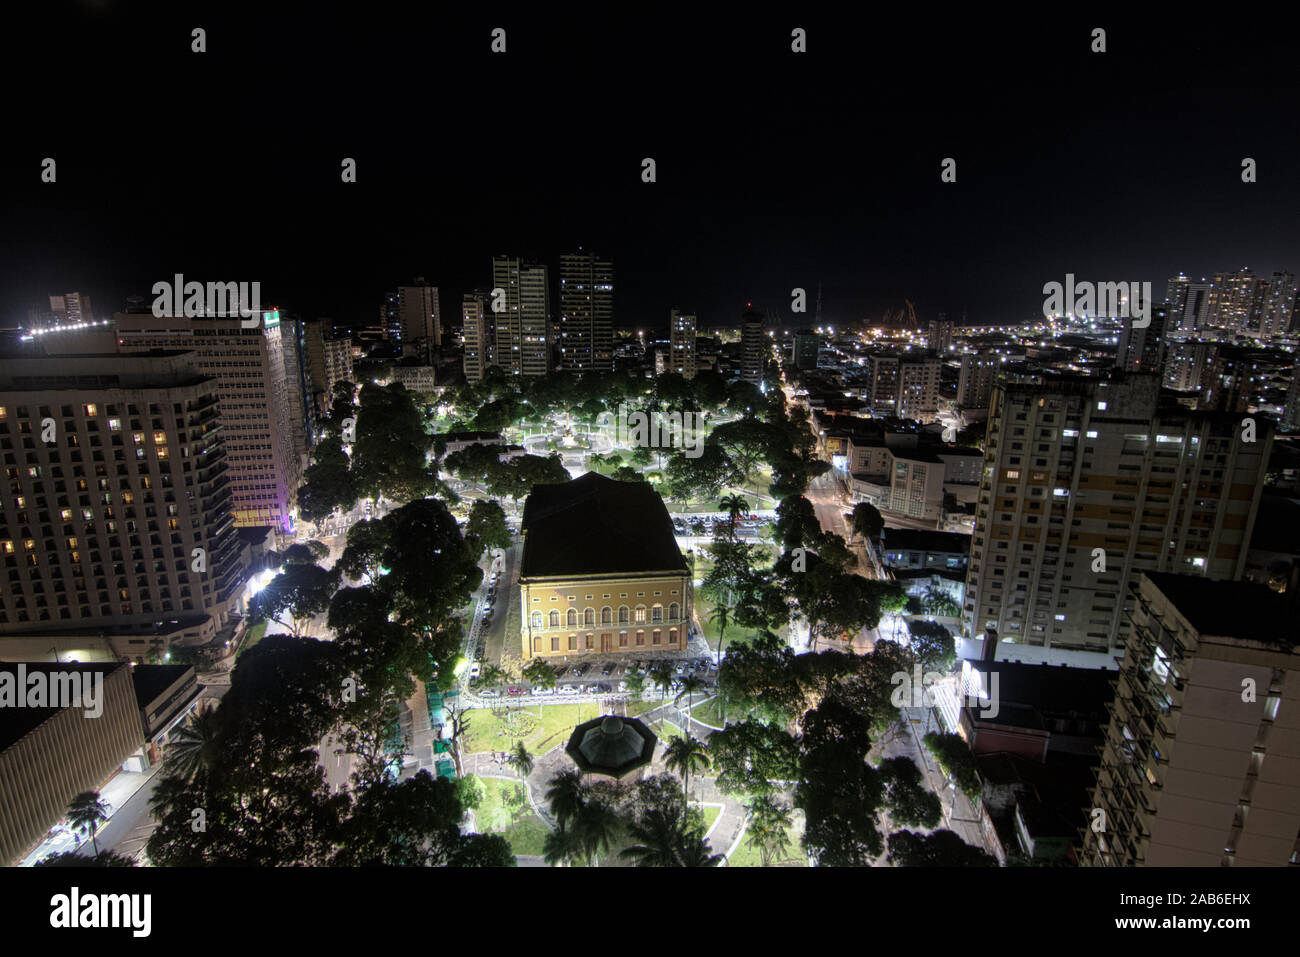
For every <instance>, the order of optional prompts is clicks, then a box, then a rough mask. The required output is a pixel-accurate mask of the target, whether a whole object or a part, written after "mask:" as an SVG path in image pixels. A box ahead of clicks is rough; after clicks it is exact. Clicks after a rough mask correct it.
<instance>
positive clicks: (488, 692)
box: [478, 688, 501, 698]
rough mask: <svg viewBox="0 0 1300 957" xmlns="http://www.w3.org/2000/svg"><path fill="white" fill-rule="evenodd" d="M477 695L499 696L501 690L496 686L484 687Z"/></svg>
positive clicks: (483, 696) (486, 696)
mask: <svg viewBox="0 0 1300 957" xmlns="http://www.w3.org/2000/svg"><path fill="white" fill-rule="evenodd" d="M478 696H479V697H480V698H499V697H501V692H500V691H498V690H497V689H496V688H484V689H483V690H482V691H480V692H479V693H478Z"/></svg>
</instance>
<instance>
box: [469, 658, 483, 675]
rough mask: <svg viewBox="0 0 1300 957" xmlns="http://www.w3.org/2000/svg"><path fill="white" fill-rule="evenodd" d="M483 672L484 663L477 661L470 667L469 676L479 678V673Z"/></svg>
mask: <svg viewBox="0 0 1300 957" xmlns="http://www.w3.org/2000/svg"><path fill="white" fill-rule="evenodd" d="M482 670H483V665H482V663H481V662H478V661H476V662H474V663H473V664H472V665H470V666H469V676H470V677H471V678H477V677H478V676H479V672H481V671H482Z"/></svg>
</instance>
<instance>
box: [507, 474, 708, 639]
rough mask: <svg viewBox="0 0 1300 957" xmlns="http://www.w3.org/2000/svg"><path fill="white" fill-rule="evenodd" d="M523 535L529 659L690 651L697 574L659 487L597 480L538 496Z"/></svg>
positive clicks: (529, 506) (531, 501) (531, 500)
mask: <svg viewBox="0 0 1300 957" xmlns="http://www.w3.org/2000/svg"><path fill="white" fill-rule="evenodd" d="M521 531H522V533H523V539H524V543H523V559H522V562H521V566H520V575H519V595H520V602H521V627H520V642H521V647H522V651H523V657H524V658H532V657H538V656H541V657H550V656H560V655H571V654H584V653H595V652H600V653H604V654H611V653H613V654H626V655H638V654H642V653H644V652H648V651H670V650H674V649H684V648H685V647H686V645H687V641H688V640H689V637H690V630H691V617H692V593H691V572H690V570H689V569H688V568H687V565H686V561H685V559H684V558H683V556H682V553H681V550H680V549H679V548H678V546H677V539H676V537H675V534H674V531H673V523H672V519H671V518H670V517H669V515H668V509H667V508H665V507H664V503H663V499H661V498H660V497H659V493H657V492H656V491H655V490H654V488H652V487H651V486H650V485H648V484H646V483H644V482H616V481H614V480H613V479H609V478H606V477H604V476H603V475H599V474H597V473H595V472H588V473H587V474H586V475H583V476H582V477H581V478H577V479H574V480H573V481H571V482H563V483H559V484H556V485H537V486H534V488H533V491H532V494H531V495H529V496H528V500H527V503H526V505H525V506H524V519H523V524H522V528H521Z"/></svg>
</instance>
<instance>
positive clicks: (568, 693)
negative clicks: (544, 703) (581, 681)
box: [555, 685, 579, 698]
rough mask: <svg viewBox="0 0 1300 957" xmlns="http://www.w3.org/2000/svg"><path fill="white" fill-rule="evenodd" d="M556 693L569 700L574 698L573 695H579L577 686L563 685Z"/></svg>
mask: <svg viewBox="0 0 1300 957" xmlns="http://www.w3.org/2000/svg"><path fill="white" fill-rule="evenodd" d="M555 693H556V694H558V695H562V696H564V697H566V698H569V697H572V696H573V695H576V694H578V693H579V691H578V688H577V686H576V685H563V686H561V687H560V689H559V690H558V691H556V692H555Z"/></svg>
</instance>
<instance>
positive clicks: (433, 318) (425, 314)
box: [397, 276, 442, 351]
mask: <svg viewBox="0 0 1300 957" xmlns="http://www.w3.org/2000/svg"><path fill="white" fill-rule="evenodd" d="M397 318H398V326H399V328H400V330H401V332H400V337H401V340H402V343H403V344H404V345H409V346H415V347H416V348H417V349H418V348H419V347H421V346H424V347H427V348H428V350H430V351H436V350H437V349H438V348H440V347H441V346H442V312H441V308H440V306H439V305H438V287H437V286H431V285H429V284H428V283H427V282H426V281H425V279H424V277H423V276H420V277H418V278H417V279H416V280H415V282H414V283H412V284H411V285H409V286H398V287H397ZM403 351H405V350H403Z"/></svg>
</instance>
